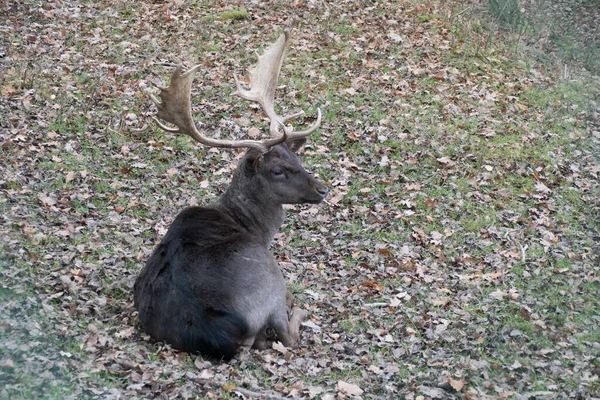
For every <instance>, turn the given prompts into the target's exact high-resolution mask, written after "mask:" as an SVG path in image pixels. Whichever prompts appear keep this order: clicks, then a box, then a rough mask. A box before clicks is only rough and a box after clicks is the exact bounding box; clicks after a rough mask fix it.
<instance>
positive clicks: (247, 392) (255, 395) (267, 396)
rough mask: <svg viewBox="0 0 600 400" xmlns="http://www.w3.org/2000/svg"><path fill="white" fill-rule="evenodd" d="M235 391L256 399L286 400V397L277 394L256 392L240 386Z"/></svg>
mask: <svg viewBox="0 0 600 400" xmlns="http://www.w3.org/2000/svg"><path fill="white" fill-rule="evenodd" d="M234 392H237V393H240V394H242V395H244V396H246V397H251V398H255V399H267V400H286V398H285V397H281V396H279V395H276V394H270V393H261V392H254V391H252V390H248V389H244V388H240V387H238V388H236V389H234Z"/></svg>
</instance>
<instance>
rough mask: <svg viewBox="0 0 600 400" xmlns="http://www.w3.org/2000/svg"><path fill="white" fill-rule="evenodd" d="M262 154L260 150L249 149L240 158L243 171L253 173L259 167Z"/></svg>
mask: <svg viewBox="0 0 600 400" xmlns="http://www.w3.org/2000/svg"><path fill="white" fill-rule="evenodd" d="M262 159H263V156H262V154H261V153H260V151H257V150H254V149H251V150H248V152H247V153H246V154H245V155H244V159H243V160H242V163H243V167H244V171H245V172H247V173H250V174H254V173H256V172H257V171H258V169H259V168H260V164H261V163H262Z"/></svg>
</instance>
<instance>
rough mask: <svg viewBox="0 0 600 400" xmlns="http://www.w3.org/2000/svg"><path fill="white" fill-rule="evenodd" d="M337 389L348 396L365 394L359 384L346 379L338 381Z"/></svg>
mask: <svg viewBox="0 0 600 400" xmlns="http://www.w3.org/2000/svg"><path fill="white" fill-rule="evenodd" d="M337 390H338V392H340V393H342V394H345V395H347V396H360V395H361V394H363V390H362V389H361V388H360V387H358V385H355V384H353V383H348V382H344V381H338V383H337Z"/></svg>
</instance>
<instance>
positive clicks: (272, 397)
mask: <svg viewBox="0 0 600 400" xmlns="http://www.w3.org/2000/svg"><path fill="white" fill-rule="evenodd" d="M189 379H190V380H191V381H193V382H195V383H197V384H200V385H208V386H212V387H214V388H222V386H223V384H222V383H219V382H217V381H214V380H212V379H202V378H200V377H197V376H195V377H191V378H189ZM231 391H233V392H237V393H240V394H242V395H244V396H246V397H251V398H255V399H267V400H287V399H286V398H285V397H283V396H281V395H280V394H279V393H275V392H271V391H269V392H258V391H254V390H248V389H244V388H242V387H236V388H235V389H232V390H231Z"/></svg>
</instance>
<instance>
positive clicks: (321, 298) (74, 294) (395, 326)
mask: <svg viewBox="0 0 600 400" xmlns="http://www.w3.org/2000/svg"><path fill="white" fill-rule="evenodd" d="M442 3H443V4H442ZM442 3H440V4H441V5H438V4H437V3H435V2H416V1H388V0H383V1H378V2H370V1H364V2H356V1H337V2H331V3H329V2H324V1H316V0H315V1H312V0H311V1H291V2H276V1H273V2H261V1H248V2H206V1H205V2H191V1H184V0H175V1H172V2H158V1H155V2H129V1H123V0H109V1H105V2H91V1H85V0H69V1H67V0H56V1H52V2H38V1H34V0H19V1H8V2H7V1H5V2H2V3H0V398H3V399H4V398H6V399H31V398H36V399H67V398H71V399H84V398H102V399H120V398H165V399H166V398H169V399H171V398H196V397H197V398H225V399H227V398H230V399H234V398H240V397H241V398H258V397H262V398H274V399H277V398H283V397H292V398H311V399H312V398H319V399H334V398H340V399H343V398H365V399H370V398H381V399H388V398H394V399H395V398H407V399H425V398H433V399H445V398H467V399H486V398H500V399H511V398H517V399H533V398H536V399H542V398H561V399H562V398H581V399H591V398H600V311H599V310H600V307H599V306H600V304H599V303H600V301H599V298H600V247H599V246H600V245H599V243H600V187H599V181H598V180H599V176H600V95H599V94H600V80H599V78H598V73H599V69H598V65H597V61H598V59H599V58H598V57H596V55H597V54H598V46H597V44H598V43H599V40H598V29H597V28H598V27H597V24H595V23H594V21H598V18H596V19H594V15H599V8H600V4H599V2H598V1H592V0H587V1H570V2H566V1H556V2H547V3H546V2H542V3H544V4H546V5H547V6H545V7H541V6H537V5H536V4H538V3H534V2H531V1H530V2H523V3H525V4H524V5H523V10H519V12H520V13H525V16H526V17H527V18H528V21H529V22H528V23H523V22H522V20H519V21H517V22H515V21H514V20H512V19H510V18H508V19H507V18H505V17H504V16H503V15H504V14H502V13H500V14H498V13H497V14H494V15H493V16H492V17H491V18H490V17H489V16H488V13H487V11H488V10H487V8H486V7H487V6H486V7H484V6H483V5H484V4H485V5H487V4H488V3H489V4H491V3H493V2H487V1H485V2H473V3H472V4H470V3H467V5H466V6H464V7H462V8H461V7H459V5H460V3H458V2H457V4H456V5H453V4H450V3H448V2H442ZM504 3H511V2H510V1H509V0H507V1H506V2H504ZM502 10H504V8H502ZM502 12H504V11H502ZM292 18H295V19H296V20H297V22H298V27H297V28H296V29H295V30H294V32H293V39H292V43H291V46H290V49H289V51H288V55H287V58H286V61H285V62H284V67H283V70H282V74H281V78H280V82H281V84H282V86H281V87H280V89H279V90H278V99H279V104H280V105H281V106H280V107H281V108H282V109H284V110H296V109H304V110H307V115H308V116H309V118H307V120H306V121H305V122H306V123H307V124H308V123H310V122H311V120H312V116H314V115H315V110H316V106H319V107H321V108H322V109H323V112H324V120H323V124H322V127H321V129H319V130H318V131H317V132H316V133H314V134H312V135H311V137H310V139H309V144H308V146H307V147H306V148H305V150H304V151H303V154H302V158H303V160H304V164H305V166H306V167H307V169H310V170H312V171H314V172H315V174H316V175H317V176H319V177H320V179H322V180H323V181H325V182H327V184H328V185H329V187H330V188H331V192H330V195H329V197H328V199H327V201H326V202H324V203H323V204H320V205H315V206H294V207H289V208H288V210H287V220H286V223H285V224H284V226H283V227H282V230H281V232H280V234H278V235H277V237H276V240H275V243H274V244H273V252H274V253H275V254H276V255H277V258H278V260H279V261H280V263H281V265H282V268H283V270H284V274H285V276H286V279H287V281H288V282H289V284H290V288H291V290H292V291H293V292H294V294H295V297H296V300H297V301H298V302H299V303H300V305H301V306H302V307H303V308H305V309H306V310H308V311H309V313H310V318H309V320H308V321H307V322H306V323H304V325H303V328H302V332H301V341H300V342H301V344H300V347H299V348H298V349H284V348H281V347H280V346H275V347H274V348H273V349H270V350H267V351H255V350H243V351H242V352H241V353H240V354H238V356H236V358H234V359H233V360H232V361H231V362H229V363H211V362H209V361H206V360H203V359H202V358H201V357H198V356H190V355H188V354H185V353H180V352H177V351H174V350H172V349H171V348H170V347H169V346H166V345H163V344H160V343H152V342H151V341H150V340H149V338H148V337H147V335H145V334H144V333H143V332H142V331H141V330H140V329H139V325H138V319H137V315H136V312H135V310H134V308H133V296H132V286H133V282H134V280H135V278H136V276H137V274H138V273H139V272H140V270H141V268H142V267H143V265H144V262H145V260H146V259H147V258H148V257H149V254H150V253H151V252H152V250H153V248H154V247H155V246H156V244H157V243H158V242H159V241H160V239H161V237H162V236H163V235H164V233H165V232H166V229H167V227H168V226H169V223H170V222H171V221H172V220H173V218H174V217H175V215H176V214H177V213H178V212H179V211H180V210H181V209H183V208H184V207H186V206H188V205H195V204H204V203H208V202H210V201H213V200H214V199H215V198H217V196H219V194H220V193H222V192H223V191H224V189H225V188H226V187H227V184H228V181H229V179H230V176H231V173H232V171H233V169H234V167H235V164H236V160H237V159H238V158H239V157H240V156H241V153H240V152H238V151H233V150H225V149H219V150H215V149H207V148H203V147H202V146H200V145H197V144H196V143H194V142H192V141H191V140H190V139H189V138H187V137H172V136H169V135H167V134H165V133H164V132H162V131H160V130H159V129H157V128H156V127H155V126H154V125H153V124H152V123H151V122H149V117H150V116H152V115H153V113H154V111H155V110H154V108H153V106H152V105H151V103H150V102H149V100H148V93H155V92H156V90H155V89H154V85H157V84H158V85H164V84H166V83H167V82H168V77H169V75H170V74H171V72H172V71H173V68H172V65H174V64H183V65H184V66H185V67H190V66H193V65H195V64H197V63H201V64H202V65H203V68H202V70H201V71H199V73H198V77H197V79H196V81H195V84H194V87H193V93H192V95H193V96H192V102H193V104H194V105H193V110H194V114H195V116H196V121H197V122H198V123H199V124H200V123H201V126H202V127H204V128H205V129H207V130H208V131H209V132H211V133H210V134H211V135H213V136H215V137H221V138H234V137H235V138H239V137H243V136H252V135H256V129H252V127H258V128H260V129H263V130H264V128H265V122H264V118H263V117H262V116H261V115H260V113H258V111H257V109H255V108H249V107H247V104H244V103H243V102H242V101H240V100H239V99H237V98H235V97H234V96H233V95H232V94H233V92H234V83H233V73H237V74H238V75H246V74H245V72H244V71H246V70H247V68H248V67H250V66H251V65H252V64H253V63H254V62H255V60H256V59H255V55H254V50H255V49H258V50H259V51H260V49H264V48H265V47H266V46H267V45H268V44H269V43H270V42H272V41H273V40H274V39H275V38H276V37H277V35H278V34H279V33H280V32H281V30H282V29H283V28H284V27H286V26H287V24H288V23H289V21H290V20H291V19H292ZM519 18H521V17H519ZM577 18H578V19H577ZM507 26H508V27H507ZM500 28H502V29H500ZM594 74H596V75H594Z"/></svg>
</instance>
